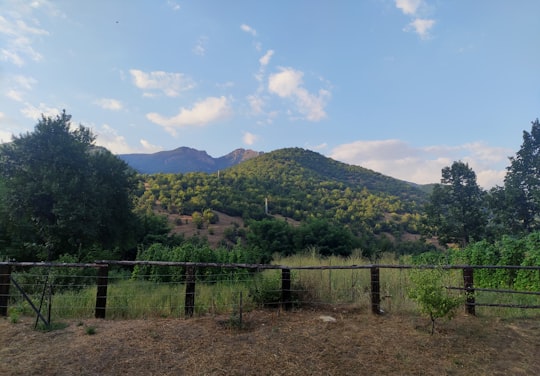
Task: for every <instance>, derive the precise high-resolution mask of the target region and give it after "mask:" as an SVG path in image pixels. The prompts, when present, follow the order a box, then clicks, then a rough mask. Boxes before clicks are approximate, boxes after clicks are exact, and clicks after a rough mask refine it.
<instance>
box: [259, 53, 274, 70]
mask: <svg viewBox="0 0 540 376" xmlns="http://www.w3.org/2000/svg"><path fill="white" fill-rule="evenodd" d="M272 55H274V50H268V51H266V53H265V54H264V56H263V57H261V58H260V59H259V63H260V64H261V66H263V67H265V66H267V65H268V63H270V59H271V58H272Z"/></svg>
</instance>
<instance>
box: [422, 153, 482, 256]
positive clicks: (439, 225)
mask: <svg viewBox="0 0 540 376" xmlns="http://www.w3.org/2000/svg"><path fill="white" fill-rule="evenodd" d="M484 194H485V193H484V191H483V190H482V189H481V188H480V187H479V186H478V184H477V183H476V174H475V173H474V171H473V170H472V169H471V168H470V167H469V165H468V164H466V163H463V162H461V161H458V162H454V163H453V164H452V166H450V167H445V168H443V169H442V179H441V184H438V185H436V186H435V187H434V188H433V192H432V194H431V198H430V202H429V203H428V204H427V205H426V218H427V224H428V227H429V228H431V229H432V231H433V232H432V234H433V235H437V236H438V237H439V239H440V241H441V243H443V244H446V243H457V244H459V245H461V246H465V245H467V244H468V243H469V242H470V241H471V240H480V238H481V236H482V235H483V232H484V228H485V225H486V223H487V219H486V217H485V212H484V210H483V205H484Z"/></svg>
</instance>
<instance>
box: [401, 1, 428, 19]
mask: <svg viewBox="0 0 540 376" xmlns="http://www.w3.org/2000/svg"><path fill="white" fill-rule="evenodd" d="M420 4H422V0H396V8H398V9H401V11H402V12H403V13H404V14H410V15H412V16H414V15H415V14H416V11H417V9H418V7H420Z"/></svg>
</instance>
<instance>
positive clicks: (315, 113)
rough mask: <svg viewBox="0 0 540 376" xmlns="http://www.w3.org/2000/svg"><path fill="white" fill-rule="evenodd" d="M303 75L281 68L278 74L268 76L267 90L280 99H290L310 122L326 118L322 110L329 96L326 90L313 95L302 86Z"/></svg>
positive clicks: (290, 69)
mask: <svg viewBox="0 0 540 376" xmlns="http://www.w3.org/2000/svg"><path fill="white" fill-rule="evenodd" d="M303 76H304V73H303V72H301V71H297V70H294V69H292V68H281V69H280V72H279V73H275V74H272V75H270V77H269V79H268V90H269V91H270V92H271V93H273V94H276V95H278V96H280V97H282V98H289V99H292V100H293V101H294V102H295V104H296V107H297V110H298V111H299V112H300V113H301V114H303V115H305V117H306V119H308V120H310V121H319V120H321V119H323V118H325V117H326V112H325V110H324V108H325V107H326V104H327V102H328V100H329V98H330V96H331V93H330V92H329V91H328V90H324V89H321V90H319V92H318V93H317V94H316V95H315V94H312V93H310V92H308V91H307V90H306V89H305V88H304V87H303V86H302V85H303V80H302V78H303Z"/></svg>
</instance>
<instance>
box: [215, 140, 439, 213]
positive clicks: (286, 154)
mask: <svg viewBox="0 0 540 376" xmlns="http://www.w3.org/2000/svg"><path fill="white" fill-rule="evenodd" d="M230 172H234V173H235V174H238V175H243V176H257V177H258V180H262V181H267V182H269V186H273V185H278V186H281V185H283V184H284V182H287V181H292V180H293V177H294V180H295V184H297V183H298V182H302V183H300V184H303V185H304V187H305V188H307V187H308V183H309V182H312V184H314V185H317V184H320V182H327V183H328V182H332V184H336V185H339V186H342V187H344V188H349V189H353V190H355V191H356V190H362V189H366V190H367V191H369V192H370V193H373V194H384V195H390V196H396V197H399V198H400V199H404V200H406V201H410V200H412V201H415V202H423V201H425V200H426V199H427V196H428V195H429V190H428V189H426V188H425V187H424V186H421V185H418V184H414V183H410V182H406V181H403V180H399V179H395V178H392V177H390V176H387V175H383V174H381V173H379V172H375V171H373V170H369V169H367V168H364V167H361V166H355V165H349V164H346V163H343V162H339V161H336V160H334V159H331V158H328V157H326V156H324V155H322V154H319V153H317V152H314V151H311V150H305V149H302V148H285V149H279V150H275V151H272V152H270V153H265V154H262V155H259V156H258V157H257V158H253V159H250V160H249V161H245V162H244V163H241V164H238V165H235V166H233V167H231V168H230V169H229V170H227V171H224V174H227V173H230ZM263 184H264V183H263Z"/></svg>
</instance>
